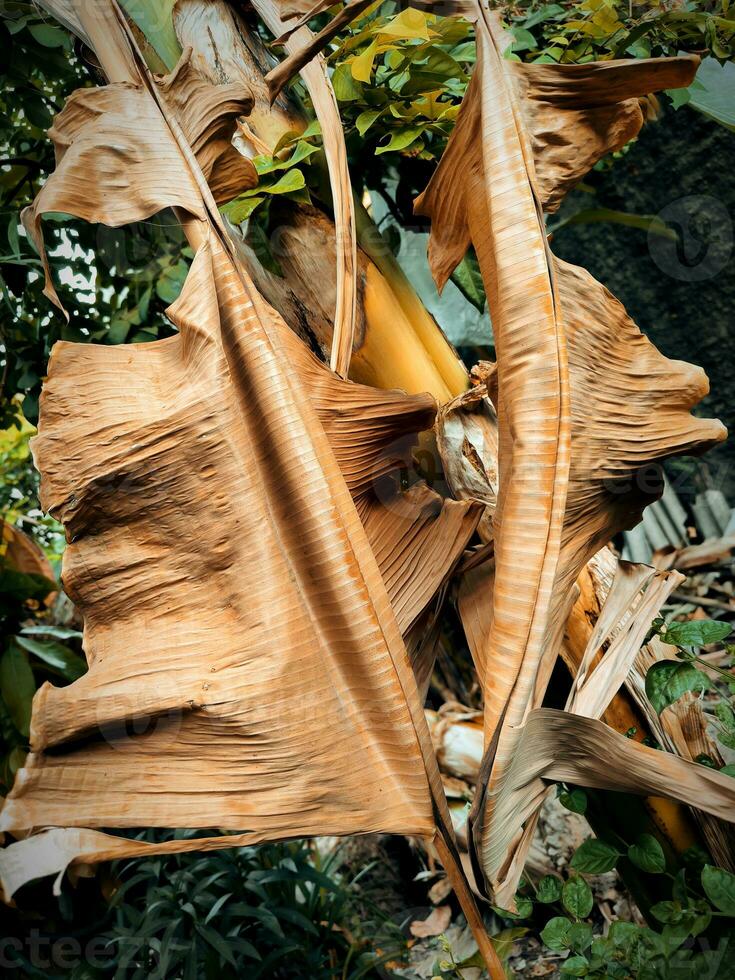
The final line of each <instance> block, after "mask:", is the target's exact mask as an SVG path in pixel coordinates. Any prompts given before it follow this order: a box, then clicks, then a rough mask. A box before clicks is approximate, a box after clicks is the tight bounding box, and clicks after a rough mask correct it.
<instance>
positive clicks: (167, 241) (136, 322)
mask: <svg viewBox="0 0 735 980" xmlns="http://www.w3.org/2000/svg"><path fill="white" fill-rule="evenodd" d="M0 45H2V50H3V53H4V58H3V63H2V66H1V67H0V81H1V83H2V84H1V86H0V88H1V90H2V91H1V92H0V375H1V376H2V391H1V392H0V430H2V429H7V428H8V427H9V426H10V425H15V426H18V427H20V426H21V425H22V415H21V403H22V414H23V415H25V417H26V419H28V420H29V421H30V422H35V420H36V418H37V415H38V397H39V394H40V389H41V381H42V379H43V377H44V375H45V373H46V365H47V362H48V355H49V352H50V350H51V347H52V346H53V344H54V343H55V342H56V341H57V340H71V341H79V342H82V343H89V342H94V343H114V344H117V343H122V342H133V343H137V342H139V341H147V340H154V339H156V338H157V337H159V336H167V335H169V334H171V333H172V330H173V328H172V326H171V324H170V323H168V321H167V320H166V318H165V315H164V310H165V308H166V306H168V305H169V303H170V302H171V301H172V299H175V297H176V295H178V290H179V288H180V286H181V283H182V282H183V278H184V275H185V273H186V268H187V265H188V260H189V259H190V257H191V254H190V252H189V251H188V250H187V249H186V248H185V242H184V238H183V235H182V233H181V230H180V228H179V225H178V222H176V221H175V220H174V218H173V216H172V215H171V214H168V213H167V212H162V213H161V214H160V215H157V216H155V217H154V218H152V219H150V220H149V221H146V222H142V223H138V224H135V225H130V226H128V227H126V228H124V229H112V228H106V227H105V226H103V225H89V224H86V223H84V222H78V221H72V220H71V219H67V218H65V217H64V216H63V215H51V216H48V217H47V218H46V220H45V222H44V231H45V235H46V243H47V248H48V253H49V259H50V265H51V271H52V276H53V278H54V282H55V283H56V285H57V288H58V290H59V295H60V296H61V299H62V302H63V303H64V304H65V306H66V307H67V309H68V311H69V314H70V317H71V319H70V322H69V323H68V324H67V323H65V321H64V319H63V317H61V316H60V315H59V314H58V312H56V311H55V310H54V309H53V307H52V306H51V304H50V303H49V301H48V299H46V297H45V296H43V294H42V290H43V277H42V274H41V266H40V260H39V258H38V256H37V254H36V252H35V251H34V249H33V247H32V246H31V244H30V242H29V240H28V238H27V237H26V234H25V231H24V230H23V228H22V227H21V224H20V211H21V209H22V208H23V207H25V206H26V205H28V204H30V202H31V200H32V199H33V197H34V196H35V195H36V193H37V192H38V190H39V188H40V186H41V184H42V182H43V180H44V179H45V177H46V176H47V175H48V174H49V173H50V172H51V170H53V166H54V153H53V146H52V144H51V142H50V141H49V139H48V138H47V135H46V130H47V129H48V127H49V126H50V125H51V122H52V118H53V116H54V114H55V113H57V112H58V111H60V109H61V108H62V107H63V105H64V102H65V100H66V98H67V97H68V96H69V95H70V94H71V92H72V91H73V90H74V89H76V88H80V87H83V86H86V85H91V84H97V83H98V81H99V79H98V78H96V77H94V75H93V74H92V70H91V69H90V68H89V67H88V65H87V63H86V62H84V61H82V60H80V59H79V58H78V57H77V56H76V54H75V53H74V49H73V47H72V42H71V39H70V37H69V35H68V34H67V33H66V32H65V31H64V30H62V29H61V28H60V27H58V26H55V25H53V24H52V23H49V22H47V18H45V16H43V15H42V14H41V13H40V12H39V11H37V10H36V9H35V8H34V7H32V6H31V5H30V4H27V3H16V2H5V3H4V4H3V5H2V8H1V9H0ZM18 396H21V397H20V398H19V397H18ZM2 453H3V446H2V445H1V444H0V462H2V459H1V457H2Z"/></svg>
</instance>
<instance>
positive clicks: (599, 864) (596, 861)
mask: <svg viewBox="0 0 735 980" xmlns="http://www.w3.org/2000/svg"><path fill="white" fill-rule="evenodd" d="M619 856H620V853H619V851H617V850H616V849H615V848H614V847H611V846H610V845H609V844H606V843H605V841H602V840H598V839H597V838H595V837H590V838H589V840H586V841H585V842H584V843H583V844H582V845H580V847H578V848H577V850H576V852H575V854H574V857H573V858H572V862H571V863H572V867H573V868H574V869H575V870H576V871H583V872H585V873H586V874H590V875H600V874H604V873H605V872H606V871H612V869H613V868H614V867H615V864H616V863H617V860H618V857H619Z"/></svg>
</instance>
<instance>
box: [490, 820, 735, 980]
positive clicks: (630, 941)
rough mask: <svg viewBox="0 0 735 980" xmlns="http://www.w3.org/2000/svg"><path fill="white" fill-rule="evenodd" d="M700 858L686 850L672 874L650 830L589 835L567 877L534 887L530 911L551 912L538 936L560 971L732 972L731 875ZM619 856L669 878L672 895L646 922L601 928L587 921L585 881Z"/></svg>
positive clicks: (647, 979)
mask: <svg viewBox="0 0 735 980" xmlns="http://www.w3.org/2000/svg"><path fill="white" fill-rule="evenodd" d="M698 857H699V855H695V854H691V855H688V856H687V859H686V863H687V865H688V866H685V867H681V868H678V869H675V873H672V872H670V871H669V870H668V868H667V864H666V859H665V857H664V853H663V850H662V848H661V845H660V844H659V842H658V841H657V840H656V838H655V837H652V836H651V835H650V834H641V835H640V836H638V837H637V838H636V839H635V840H634V841H633V842H632V843H631V844H628V845H625V843H624V842H622V840H621V844H620V846H615V845H612V844H610V843H608V842H607V841H603V840H600V839H598V838H589V839H588V840H586V841H585V842H584V843H583V844H582V845H581V846H580V847H579V848H578V849H577V851H576V852H575V854H574V856H573V857H572V860H571V863H570V868H569V873H568V874H567V875H565V876H561V875H559V876H557V875H545V876H544V877H542V878H541V879H540V880H539V881H538V882H537V883H536V885H535V896H534V897H535V903H534V912H535V913H538V911H539V908H540V907H545V908H547V909H551V910H553V911H554V912H555V913H556V914H554V915H552V916H551V917H550V918H548V919H547V921H546V924H545V926H544V927H543V929H542V930H541V939H542V940H543V942H544V944H545V945H546V947H547V948H548V949H549V950H551V951H552V952H554V953H557V954H559V956H560V957H563V960H562V962H561V964H560V972H561V974H562V976H573V977H589V978H591V980H610V978H614V980H667V978H671V980H674V978H676V980H685V978H690V977H691V978H694V977H697V978H701V980H715V978H717V980H720V978H724V977H731V976H733V975H734V974H733V972H732V971H733V965H732V947H733V945H735V875H733V874H731V873H730V872H729V871H726V870H725V869H723V868H716V867H713V866H711V865H709V864H704V865H702V864H701V863H699V864H698V863H697V858H698ZM622 858H625V859H627V860H628V861H630V862H631V863H632V864H633V865H634V866H635V867H636V868H637V869H638V870H639V871H643V872H645V873H646V874H654V875H659V876H662V877H664V878H666V879H668V881H669V882H670V891H671V898H670V900H667V901H660V902H658V903H656V904H655V905H654V906H653V907H652V909H651V920H652V921H651V925H650V926H642V925H637V924H636V923H633V922H623V921H619V922H614V923H612V925H611V926H610V927H609V929H608V930H607V931H606V932H602V933H599V932H597V931H596V928H595V927H594V926H593V923H592V921H590V914H591V912H592V909H593V905H594V897H593V892H592V888H591V887H590V884H589V882H588V880H587V878H588V876H593V875H598V874H604V873H606V872H609V871H612V870H613V869H614V868H615V867H616V866H617V864H618V861H620V860H621V859H622ZM526 902H528V899H527V898H526ZM505 914H507V913H505ZM713 925H714V928H712V927H713ZM705 933H706V935H705ZM728 970H729V971H730V972H728Z"/></svg>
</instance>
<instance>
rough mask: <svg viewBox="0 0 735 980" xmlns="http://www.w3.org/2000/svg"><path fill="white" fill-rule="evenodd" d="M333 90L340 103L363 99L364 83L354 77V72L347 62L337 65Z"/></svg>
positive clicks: (334, 72) (333, 76) (333, 78)
mask: <svg viewBox="0 0 735 980" xmlns="http://www.w3.org/2000/svg"><path fill="white" fill-rule="evenodd" d="M332 88H333V89H334V94H335V96H336V97H337V101H338V102H355V101H357V100H358V99H362V83H361V82H358V81H356V79H354V78H353V77H352V70H351V69H350V66H349V65H348V64H347V63H346V62H343V63H342V64H341V65H337V67H336V68H335V69H334V71H333V72H332Z"/></svg>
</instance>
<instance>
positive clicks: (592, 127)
mask: <svg viewBox="0 0 735 980" xmlns="http://www.w3.org/2000/svg"><path fill="white" fill-rule="evenodd" d="M475 19H476V22H477V44H478V64H477V68H476V71H475V73H474V75H473V78H472V82H471V84H470V87H469V89H468V92H467V95H466V96H465V100H464V103H463V106H462V109H461V112H460V115H459V118H458V122H457V126H456V129H455V131H454V133H453V135H452V138H451V140H450V142H449V145H448V147H447V150H446V152H445V155H444V157H443V159H442V161H441V163H440V165H439V167H438V169H437V172H436V174H435V176H434V178H433V179H432V181H431V182H430V184H429V187H428V188H427V190H426V191H425V193H424V194H423V195H422V197H421V198H420V199H419V200H418V201H417V209H418V210H419V211H420V212H421V213H425V214H428V215H430V216H431V218H432V239H431V243H430V250H429V257H430V261H431V264H432V268H433V271H434V276H435V279H436V280H437V283H438V284H439V285H442V284H443V283H444V282H445V281H446V278H447V277H448V275H449V274H450V273H451V271H452V269H453V268H454V266H455V265H456V263H457V262H458V261H459V259H461V257H462V256H463V255H464V252H465V250H466V248H467V245H468V244H469V243H470V241H471V242H472V244H473V245H474V247H475V250H476V252H477V255H478V259H479V262H480V267H481V270H482V274H483V279H484V281H485V285H486V290H487V294H488V302H489V307H490V312H491V316H492V320H493V327H494V333H495V338H496V347H497V352H498V369H497V376H498V406H497V407H498V421H499V436H500V438H499V472H500V489H499V494H498V507H497V510H496V515H495V540H496V548H495V554H496V562H495V584H494V592H493V598H492V604H493V613H492V615H493V621H492V628H491V629H489V630H487V631H484V630H482V629H480V628H478V629H476V630H475V635H476V636H477V637H482V636H484V637H485V638H486V639H485V642H486V647H485V649H484V651H483V652H481V653H479V654H478V656H477V660H478V661H479V662H480V663H484V664H485V678H484V686H485V692H486V733H487V736H488V737H489V736H491V735H492V734H493V732H496V730H497V728H498V725H499V724H501V720H502V728H501V730H500V731H499V732H498V733H497V734H498V736H499V737H498V742H497V748H496V750H494V753H493V759H492V763H493V764H492V772H491V773H490V774H489V783H488V784H487V791H486V792H485V790H484V789H483V793H481V794H480V798H479V799H478V803H477V807H478V813H479V811H480V809H482V811H483V816H482V820H481V823H482V830H481V832H479V833H478V834H476V835H475V837H476V842H477V843H478V846H479V849H480V852H481V853H480V860H481V862H482V864H483V870H484V873H485V876H486V879H487V882H488V885H489V886H490V888H491V889H492V890H494V892H495V896H496V900H498V901H499V902H500V904H504V903H505V902H512V896H513V893H514V891H515V883H516V881H517V878H518V875H519V874H520V870H521V867H522V860H521V855H522V850H523V847H524V846H525V844H526V843H527V840H526V841H523V842H521V844H520V851H519V853H518V854H517V855H516V858H515V859H512V858H511V856H510V854H508V855H506V856H505V857H504V856H503V855H502V854H500V853H499V851H498V849H497V847H494V846H493V844H492V843H491V841H492V839H493V833H494V831H495V830H497V829H498V828H500V827H501V825H502V819H504V816H502V817H501V811H502V814H506V813H507V810H506V808H505V805H504V804H503V805H502V806H501V802H500V801H501V798H502V796H503V792H504V790H503V785H504V779H505V774H506V771H507V768H508V766H509V764H510V763H511V761H512V760H513V759H514V757H515V755H516V754H517V752H518V751H519V737H520V731H521V729H520V726H522V725H523V723H524V721H525V720H526V718H527V717H528V713H529V711H531V710H532V709H533V708H534V707H536V706H538V705H539V704H540V703H541V701H542V698H543V694H544V690H545V685H546V682H547V680H548V677H549V674H550V670H551V666H552V664H553V660H554V658H555V657H556V653H557V649H558V645H559V642H560V640H561V635H562V630H563V622H564V620H565V618H566V613H567V611H568V608H569V604H570V601H571V600H572V599H573V596H572V595H571V592H570V590H571V589H572V588H573V585H574V582H575V580H576V578H577V575H578V574H579V572H580V570H581V568H582V567H583V565H584V563H585V562H586V561H587V559H588V558H589V557H590V556H591V554H593V553H594V552H595V551H596V550H597V549H598V548H599V547H600V546H601V545H603V544H604V543H605V542H606V541H608V540H609V539H610V537H611V536H612V535H613V534H614V533H616V531H618V530H620V529H621V528H623V527H628V526H630V525H631V524H633V523H635V522H636V521H637V519H638V516H639V514H640V511H641V509H642V508H643V506H644V505H645V503H647V502H648V501H649V500H650V499H652V498H651V497H650V496H648V497H647V496H646V495H645V494H644V493H643V492H641V490H639V489H638V487H637V484H636V473H637V472H638V471H639V470H640V468H641V467H643V466H645V465H647V464H648V463H650V462H652V461H658V460H661V459H663V458H665V457H666V456H670V455H673V454H675V453H681V452H696V451H702V450H703V449H704V448H707V446H708V445H711V444H712V443H714V442H716V441H719V440H721V439H722V438H723V437H724V434H725V433H724V429H723V427H722V426H721V425H720V424H719V423H717V422H711V421H703V420H695V419H692V417H691V416H690V415H689V413H688V410H689V409H690V408H691V407H692V406H693V405H694V404H696V402H697V401H698V400H699V399H700V398H701V397H702V396H703V395H704V394H705V393H706V390H707V385H706V379H705V378H704V375H703V373H702V372H701V371H699V370H698V369H696V368H692V367H690V366H689V365H685V364H681V363H672V362H669V361H667V360H666V359H665V358H663V357H662V356H661V355H660V353H659V352H658V351H656V349H655V348H654V347H653V346H652V345H651V344H650V343H649V342H648V341H647V340H646V338H644V337H643V336H642V335H641V333H640V331H639V330H638V328H637V327H636V326H635V324H634V323H633V322H632V321H631V320H630V318H629V317H627V315H626V313H625V311H624V309H623V308H622V306H621V305H620V304H619V303H617V301H616V300H614V298H613V297H612V296H610V294H609V293H608V292H607V291H606V290H605V289H604V288H603V287H602V286H601V285H600V284H599V283H597V282H595V280H594V279H593V278H592V277H591V276H589V275H588V274H587V273H586V272H584V271H583V270H580V269H575V268H574V267H572V266H569V265H567V264H566V263H562V262H559V261H558V260H555V259H553V257H552V256H551V254H550V252H549V250H548V246H547V244H546V238H545V232H544V229H543V224H542V220H543V219H542V213H541V212H542V207H543V206H546V207H547V209H553V208H554V207H556V206H557V205H558V202H559V200H560V198H561V196H562V195H563V193H564V192H565V191H566V190H567V189H568V188H569V187H570V186H572V185H573V183H574V182H575V181H576V180H578V179H579V178H580V177H581V176H582V175H583V173H584V172H585V170H586V169H587V168H588V167H589V166H591V165H592V163H594V162H595V160H596V159H598V158H599V156H600V155H602V153H604V152H606V150H607V149H609V148H617V147H618V146H619V145H621V141H623V142H624V140H625V138H629V137H630V136H631V135H633V134H634V133H635V132H636V131H637V128H639V127H640V123H641V121H642V116H641V113H640V109H639V107H638V103H637V98H638V97H639V96H640V95H643V94H645V93H647V92H649V91H653V90H656V89H658V88H662V87H674V86H676V85H682V84H687V83H688V82H689V81H690V80H691V76H692V74H693V71H694V69H695V67H696V59H691V58H684V59H670V60H666V59H659V60H652V61H642V62H619V63H615V62H613V63H600V64H593V65H585V66H582V67H581V68H580V67H579V66H550V65H544V66H525V65H520V64H517V63H511V62H509V61H506V60H504V59H503V58H502V51H503V49H504V47H505V45H506V39H505V36H504V35H503V32H502V30H501V29H500V27H499V23H498V21H497V20H496V19H495V17H494V15H491V14H490V13H489V12H488V10H487V8H486V7H485V5H483V4H479V3H478V4H477V5H476V12H475ZM561 134H563V136H562V135H561ZM486 775H487V773H486ZM497 807H500V811H498V812H497V813H496V808H497ZM510 812H511V813H513V812H514V811H513V810H511V811H510ZM515 812H516V814H517V813H518V810H517V809H516V811H515ZM478 820H479V817H478ZM517 827H518V829H519V832H520V823H519V824H517ZM505 829H506V828H503V832H505ZM508 843H509V846H510V847H511V850H515V849H516V848H517V847H518V846H519V844H518V839H516V841H515V843H514V842H513V839H512V835H511V837H509V838H508ZM491 850H492V854H491V853H490V851H491Z"/></svg>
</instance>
